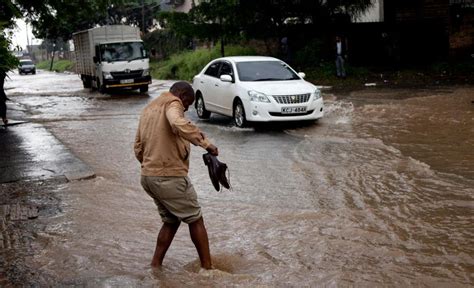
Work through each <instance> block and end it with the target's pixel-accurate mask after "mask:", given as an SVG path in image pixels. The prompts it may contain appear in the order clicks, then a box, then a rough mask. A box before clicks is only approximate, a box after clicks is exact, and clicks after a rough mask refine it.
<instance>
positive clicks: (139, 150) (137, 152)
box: [133, 125, 143, 163]
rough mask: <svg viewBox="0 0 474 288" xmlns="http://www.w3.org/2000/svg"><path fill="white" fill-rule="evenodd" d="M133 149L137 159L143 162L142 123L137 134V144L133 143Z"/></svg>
mask: <svg viewBox="0 0 474 288" xmlns="http://www.w3.org/2000/svg"><path fill="white" fill-rule="evenodd" d="M133 150H134V151H135V157H136V158H137V160H138V161H139V162H140V163H142V162H143V147H142V141H141V137H140V125H138V129H137V134H136V135H135V144H134V145H133Z"/></svg>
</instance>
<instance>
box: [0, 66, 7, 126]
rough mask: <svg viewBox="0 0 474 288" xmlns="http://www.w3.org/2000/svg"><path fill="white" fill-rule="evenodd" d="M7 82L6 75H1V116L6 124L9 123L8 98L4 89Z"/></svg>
mask: <svg viewBox="0 0 474 288" xmlns="http://www.w3.org/2000/svg"><path fill="white" fill-rule="evenodd" d="M4 83H5V77H2V76H1V75H0V118H2V121H3V124H4V125H5V126H6V125H7V124H8V119H7V104H6V103H5V102H6V101H7V100H8V98H7V95H6V94H5V91H4V90H3V84H4Z"/></svg>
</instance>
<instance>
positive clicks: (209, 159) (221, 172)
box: [202, 153, 230, 191]
mask: <svg viewBox="0 0 474 288" xmlns="http://www.w3.org/2000/svg"><path fill="white" fill-rule="evenodd" d="M202 160H204V164H205V165H206V166H207V169H208V170H209V177H210V178H211V182H212V185H213V186H214V188H215V189H216V191H219V190H220V185H219V183H220V184H221V185H222V186H224V187H225V188H227V189H229V188H230V184H229V181H228V180H227V177H226V176H225V173H226V171H227V164H225V163H223V162H221V161H219V160H218V159H217V157H216V156H214V155H211V154H210V153H206V154H203V155H202Z"/></svg>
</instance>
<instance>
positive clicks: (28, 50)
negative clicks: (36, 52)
mask: <svg viewBox="0 0 474 288" xmlns="http://www.w3.org/2000/svg"><path fill="white" fill-rule="evenodd" d="M25 26H26V29H25V30H26V52H28V55H30V36H29V34H30V33H28V22H26V21H25Z"/></svg>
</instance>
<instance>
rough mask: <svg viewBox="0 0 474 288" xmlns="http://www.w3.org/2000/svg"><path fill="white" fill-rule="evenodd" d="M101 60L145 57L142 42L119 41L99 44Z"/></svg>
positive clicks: (124, 59)
mask: <svg viewBox="0 0 474 288" xmlns="http://www.w3.org/2000/svg"><path fill="white" fill-rule="evenodd" d="M100 55H101V60H102V61H106V62H112V61H132V60H138V59H144V58H147V55H146V52H145V48H144V47H143V43H142V42H121V43H109V44H102V45H100Z"/></svg>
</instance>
